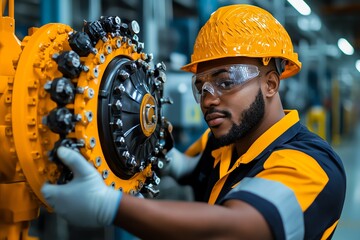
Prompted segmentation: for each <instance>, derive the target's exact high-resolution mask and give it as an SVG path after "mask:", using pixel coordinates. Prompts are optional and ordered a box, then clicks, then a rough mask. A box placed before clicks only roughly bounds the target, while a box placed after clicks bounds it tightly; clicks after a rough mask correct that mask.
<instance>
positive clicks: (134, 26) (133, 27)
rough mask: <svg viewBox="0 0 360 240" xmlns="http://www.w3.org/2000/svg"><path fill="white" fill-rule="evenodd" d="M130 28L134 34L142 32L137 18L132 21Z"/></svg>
mask: <svg viewBox="0 0 360 240" xmlns="http://www.w3.org/2000/svg"><path fill="white" fill-rule="evenodd" d="M129 28H130V31H131V32H132V33H133V34H138V33H139V32H140V26H139V23H138V22H137V21H135V20H133V21H131V23H130V26H129Z"/></svg>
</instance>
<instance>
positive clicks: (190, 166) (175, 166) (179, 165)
mask: <svg viewBox="0 0 360 240" xmlns="http://www.w3.org/2000/svg"><path fill="white" fill-rule="evenodd" d="M166 156H167V157H168V158H170V163H169V164H168V165H169V167H168V172H169V173H168V174H169V175H170V176H172V177H173V178H175V179H177V180H179V179H180V178H181V177H183V176H185V175H187V174H189V173H190V172H192V171H193V170H194V169H195V167H196V165H197V164H198V162H199V160H200V157H201V155H200V154H199V155H198V156H195V157H190V156H187V155H186V154H184V153H182V152H180V151H179V150H178V149H176V148H172V149H171V150H170V151H169V152H168V153H167V155H166Z"/></svg>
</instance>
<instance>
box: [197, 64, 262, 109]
mask: <svg viewBox="0 0 360 240" xmlns="http://www.w3.org/2000/svg"><path fill="white" fill-rule="evenodd" d="M259 73H260V71H259V69H258V67H257V66H255V65H249V64H231V65H225V66H220V67H216V68H213V69H211V70H208V71H205V72H202V73H199V74H195V75H194V76H193V77H192V90H193V94H194V97H195V100H196V102H197V103H200V102H201V98H202V97H203V96H204V94H205V93H206V92H208V93H210V94H211V95H213V96H221V95H224V94H227V93H230V92H231V91H232V90H233V89H235V88H236V87H238V86H242V85H243V84H245V83H246V82H248V81H249V80H251V79H253V78H255V77H257V76H258V75H259Z"/></svg>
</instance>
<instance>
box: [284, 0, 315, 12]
mask: <svg viewBox="0 0 360 240" xmlns="http://www.w3.org/2000/svg"><path fill="white" fill-rule="evenodd" d="M287 1H288V2H289V3H290V4H291V5H292V6H293V7H294V8H295V9H296V11H298V12H299V13H300V14H302V15H305V16H307V15H310V13H311V8H310V7H309V5H307V3H306V2H304V1H303V0H287Z"/></svg>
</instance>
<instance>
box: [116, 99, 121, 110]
mask: <svg viewBox="0 0 360 240" xmlns="http://www.w3.org/2000/svg"><path fill="white" fill-rule="evenodd" d="M114 107H115V109H117V110H121V108H122V103H121V101H120V100H116V103H115V104H114Z"/></svg>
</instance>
